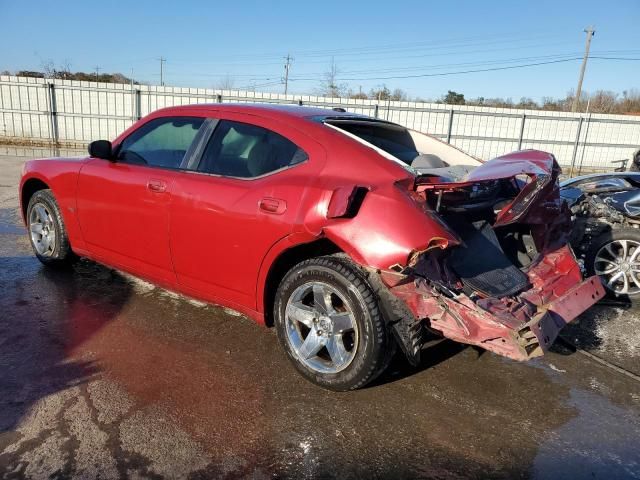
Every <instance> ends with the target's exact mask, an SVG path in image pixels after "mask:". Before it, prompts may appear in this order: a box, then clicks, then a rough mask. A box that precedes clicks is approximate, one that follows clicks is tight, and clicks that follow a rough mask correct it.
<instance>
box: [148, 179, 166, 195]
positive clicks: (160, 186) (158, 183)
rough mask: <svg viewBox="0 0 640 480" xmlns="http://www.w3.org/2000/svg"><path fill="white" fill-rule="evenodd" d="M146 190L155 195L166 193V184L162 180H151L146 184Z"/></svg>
mask: <svg viewBox="0 0 640 480" xmlns="http://www.w3.org/2000/svg"><path fill="white" fill-rule="evenodd" d="M147 188H148V189H149V190H151V191H152V192H155V193H163V192H166V191H167V184H166V182H164V181H163V180H155V179H153V178H152V179H151V180H149V181H148V182H147Z"/></svg>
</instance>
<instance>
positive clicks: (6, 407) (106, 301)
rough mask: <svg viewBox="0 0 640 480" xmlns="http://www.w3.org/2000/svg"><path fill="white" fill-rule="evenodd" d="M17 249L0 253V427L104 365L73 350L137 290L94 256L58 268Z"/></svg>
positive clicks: (4, 428)
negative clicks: (60, 268) (80, 355)
mask: <svg viewBox="0 0 640 480" xmlns="http://www.w3.org/2000/svg"><path fill="white" fill-rule="evenodd" d="M10 237H12V236H6V237H5V238H4V239H3V241H4V240H5V239H6V240H7V242H12V238H10ZM16 246H18V247H20V246H19V245H18V244H17V243H16ZM20 250H24V249H22V248H18V251H19V252H20ZM14 253H18V252H16V251H15V250H13V249H11V251H10V252H9V256H0V285H1V286H2V287H1V288H0V392H2V395H0V433H2V432H6V431H11V430H15V428H16V427H17V426H19V424H20V421H21V419H23V417H24V416H25V415H27V414H28V413H29V411H30V410H31V408H32V407H33V406H34V405H35V404H36V403H37V402H38V401H39V400H41V399H43V398H44V397H47V396H49V395H52V394H54V393H56V392H60V391H62V390H65V389H67V388H69V387H71V386H74V385H79V384H81V383H84V382H87V381H88V380H89V379H91V378H93V377H94V376H95V375H96V374H97V373H98V372H99V368H98V365H97V364H96V363H95V362H94V359H92V358H89V357H87V356H85V357H84V358H75V357H74V349H75V348H76V347H77V346H79V345H80V344H82V343H83V342H85V341H87V340H88V339H89V338H90V337H92V336H93V335H95V334H96V333H97V332H98V331H99V330H100V329H102V328H103V327H104V326H105V325H106V324H108V323H109V322H110V321H112V320H113V319H114V318H115V317H116V316H117V315H118V312H119V311H120V310H121V309H122V307H123V305H125V304H126V303H127V301H128V299H129V297H130V295H131V290H132V287H131V285H130V283H129V282H127V280H126V279H124V278H123V277H122V276H121V275H120V274H118V273H116V272H114V271H113V270H109V269H106V268H104V267H101V266H98V265H97V264H94V263H92V262H87V261H79V262H77V264H76V265H74V266H73V267H70V268H69V269H66V270H56V269H52V268H48V267H44V266H42V265H41V264H40V263H39V262H38V261H37V260H36V259H35V258H34V257H32V256H30V255H20V253H22V252H20V253H18V254H17V255H15V256H11V255H12V254H14ZM2 449H3V445H2V444H1V443H0V451H2Z"/></svg>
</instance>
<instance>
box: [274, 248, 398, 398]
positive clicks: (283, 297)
mask: <svg viewBox="0 0 640 480" xmlns="http://www.w3.org/2000/svg"><path fill="white" fill-rule="evenodd" d="M314 260H315V261H314ZM348 277H350V278H348ZM354 279H355V282H354V281H353V280H354ZM312 281H318V282H322V283H326V284H329V285H331V286H332V287H333V288H335V289H336V290H337V291H338V292H339V293H340V294H341V295H342V296H343V297H344V298H345V299H346V300H347V301H348V302H349V304H350V305H349V306H350V308H351V309H352V311H353V313H354V318H355V322H356V324H357V327H358V345H357V351H356V354H355V357H354V358H353V360H352V362H351V363H350V364H349V365H348V366H347V367H346V368H345V369H343V370H341V371H339V372H336V373H319V372H316V371H315V370H312V369H310V368H309V367H307V366H306V365H305V364H304V363H302V362H301V361H300V360H299V359H298V357H297V355H296V354H295V352H294V351H293V349H292V347H291V345H290V344H289V340H288V338H287V333H286V324H285V309H286V305H287V301H288V299H289V298H290V296H291V294H292V293H293V292H294V291H295V289H296V288H298V287H299V286H301V285H303V284H305V283H308V282H312ZM372 299H375V296H374V294H373V291H372V290H371V287H370V286H369V285H368V283H367V282H366V279H365V278H364V277H363V276H361V275H359V274H358V272H357V271H356V270H355V269H354V268H352V267H351V266H349V265H347V264H345V263H342V262H340V261H337V260H334V259H332V258H327V257H321V258H318V259H312V260H308V261H305V262H302V263H301V264H299V265H297V266H296V267H294V268H293V269H292V270H291V271H289V273H287V275H286V276H285V277H284V279H283V280H282V282H281V283H280V286H279V288H278V291H277V293H276V301H275V306H274V310H275V311H274V314H275V315H274V317H275V326H276V332H277V335H278V339H279V341H280V344H281V345H282V347H283V348H284V350H285V351H286V353H287V356H288V357H289V359H290V360H291V361H292V363H293V364H294V366H295V367H296V369H297V370H298V371H299V372H300V373H301V374H302V375H303V376H305V377H306V378H307V379H309V380H311V381H312V382H314V383H316V384H318V385H320V386H322V387H324V388H329V389H331V390H337V391H344V390H352V389H355V388H359V387H362V386H364V385H365V384H366V383H368V382H370V381H371V380H373V378H375V376H377V374H379V373H380V372H379V370H380V369H381V366H382V365H383V363H384V353H385V348H388V346H387V345H386V343H387V341H386V332H385V330H384V325H383V321H382V317H381V315H380V312H379V309H378V307H377V304H375V302H372V301H371V300H372Z"/></svg>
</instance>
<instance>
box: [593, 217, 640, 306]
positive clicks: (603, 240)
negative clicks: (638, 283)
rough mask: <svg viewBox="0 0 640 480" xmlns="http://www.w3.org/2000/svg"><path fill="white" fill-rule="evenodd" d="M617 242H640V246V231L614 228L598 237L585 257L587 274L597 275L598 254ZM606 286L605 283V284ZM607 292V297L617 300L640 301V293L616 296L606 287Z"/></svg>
mask: <svg viewBox="0 0 640 480" xmlns="http://www.w3.org/2000/svg"><path fill="white" fill-rule="evenodd" d="M615 240H633V241H634V242H638V243H639V244H640V229H636V228H632V227H625V228H613V229H611V230H609V231H607V232H604V233H602V234H600V235H599V236H598V237H596V238H594V239H593V240H592V241H591V247H590V248H589V250H588V251H587V254H586V255H585V269H586V271H587V274H589V275H590V276H591V275H596V273H595V259H596V254H597V253H598V251H600V249H601V248H602V247H604V246H605V245H606V244H607V243H609V242H612V241H615ZM603 285H604V283H603ZM604 289H605V292H607V296H609V298H616V299H622V300H628V301H639V300H640V293H637V294H634V295H626V294H622V295H620V294H616V293H614V292H612V291H611V290H609V289H608V288H607V287H604Z"/></svg>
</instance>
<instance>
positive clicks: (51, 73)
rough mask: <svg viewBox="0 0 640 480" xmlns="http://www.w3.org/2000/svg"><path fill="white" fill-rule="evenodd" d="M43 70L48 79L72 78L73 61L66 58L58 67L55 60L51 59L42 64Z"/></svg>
mask: <svg viewBox="0 0 640 480" xmlns="http://www.w3.org/2000/svg"><path fill="white" fill-rule="evenodd" d="M42 70H43V72H44V76H45V77H46V78H61V79H68V78H71V61H70V60H69V59H68V58H65V59H64V61H63V62H62V63H61V64H60V65H58V66H57V67H56V64H55V63H54V62H53V60H51V59H49V60H46V61H44V62H42Z"/></svg>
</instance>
